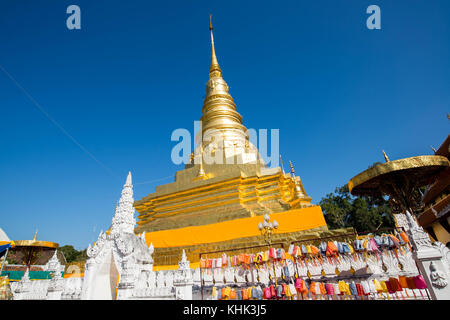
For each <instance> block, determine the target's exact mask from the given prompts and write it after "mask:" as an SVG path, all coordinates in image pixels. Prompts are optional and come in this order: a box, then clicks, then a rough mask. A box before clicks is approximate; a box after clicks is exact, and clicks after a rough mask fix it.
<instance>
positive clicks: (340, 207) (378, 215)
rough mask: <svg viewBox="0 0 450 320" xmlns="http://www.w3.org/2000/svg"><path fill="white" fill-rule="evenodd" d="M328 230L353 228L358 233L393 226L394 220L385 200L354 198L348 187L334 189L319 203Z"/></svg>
mask: <svg viewBox="0 0 450 320" xmlns="http://www.w3.org/2000/svg"><path fill="white" fill-rule="evenodd" d="M319 204H320V206H321V207H322V210H323V212H324V216H325V221H326V222H327V224H328V227H329V228H330V229H338V228H346V227H353V228H355V229H356V230H357V231H358V232H367V231H374V230H376V229H377V228H387V227H393V226H394V218H393V216H392V211H391V208H390V206H389V203H388V201H387V200H386V199H385V198H382V197H380V198H375V197H355V196H353V195H352V194H351V193H350V192H349V190H348V186H347V185H345V186H343V187H339V188H336V190H335V191H334V193H329V194H327V195H326V196H325V197H324V198H322V200H320V202H319Z"/></svg>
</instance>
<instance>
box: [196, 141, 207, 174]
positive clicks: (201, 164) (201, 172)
mask: <svg viewBox="0 0 450 320" xmlns="http://www.w3.org/2000/svg"><path fill="white" fill-rule="evenodd" d="M200 157H201V159H200V169H199V170H198V175H197V178H203V177H205V176H206V173H205V170H203V145H201V146H200Z"/></svg>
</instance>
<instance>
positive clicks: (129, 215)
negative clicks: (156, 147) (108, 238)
mask: <svg viewBox="0 0 450 320" xmlns="http://www.w3.org/2000/svg"><path fill="white" fill-rule="evenodd" d="M133 203H134V199H133V184H132V180H131V172H128V176H127V180H126V181H125V184H124V185H123V189H122V196H121V197H120V200H119V204H118V205H117V206H116V209H115V214H114V218H113V220H112V227H111V233H117V232H128V233H133V232H134V226H135V224H136V220H135V218H134V207H133Z"/></svg>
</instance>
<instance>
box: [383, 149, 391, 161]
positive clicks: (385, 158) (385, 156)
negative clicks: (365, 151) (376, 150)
mask: <svg viewBox="0 0 450 320" xmlns="http://www.w3.org/2000/svg"><path fill="white" fill-rule="evenodd" d="M383 155H384V160H386V162H389V161H390V160H389V158H388V156H387V154H386V152H384V150H383Z"/></svg>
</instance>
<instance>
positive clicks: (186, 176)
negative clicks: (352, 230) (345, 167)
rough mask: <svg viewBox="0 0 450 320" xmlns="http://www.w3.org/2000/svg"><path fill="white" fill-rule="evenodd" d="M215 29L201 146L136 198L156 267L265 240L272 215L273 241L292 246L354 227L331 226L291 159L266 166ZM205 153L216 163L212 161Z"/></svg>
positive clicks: (140, 225)
mask: <svg viewBox="0 0 450 320" xmlns="http://www.w3.org/2000/svg"><path fill="white" fill-rule="evenodd" d="M210 33H211V66H210V68H209V81H208V82H207V85H206V97H205V100H204V104H203V109H202V117H201V124H202V129H201V131H200V133H199V135H201V136H200V137H197V138H201V141H200V143H198V145H199V146H198V147H197V148H196V150H194V152H193V153H192V154H191V159H190V162H189V163H188V164H187V165H186V166H185V168H184V170H181V171H178V172H177V173H176V177H175V181H174V182H172V183H169V184H165V185H161V186H157V187H156V190H155V192H154V193H152V194H149V195H148V196H146V197H144V198H142V199H141V200H138V201H136V202H135V203H134V206H135V208H136V210H137V212H138V213H139V214H138V222H137V224H138V226H137V227H136V229H135V232H136V233H138V234H141V233H143V232H145V238H146V241H147V242H148V244H150V243H153V246H154V248H155V253H154V260H155V269H164V268H171V267H173V266H175V265H176V264H177V263H178V261H179V259H180V255H181V252H182V250H183V249H184V250H185V251H186V254H187V257H188V259H189V260H190V261H191V265H192V267H195V266H196V264H198V261H199V254H200V253H205V252H212V251H221V250H231V249H234V248H241V247H244V246H256V245H263V244H265V242H264V237H262V236H261V235H260V231H259V230H258V227H257V226H258V223H259V222H262V221H263V216H264V214H266V213H267V214H270V217H271V218H274V219H276V220H277V221H278V222H279V228H278V230H277V232H276V233H275V234H274V235H273V237H272V242H273V243H276V242H282V243H284V244H285V247H287V246H289V243H290V242H292V241H296V240H300V239H305V238H317V237H319V236H326V235H333V234H336V233H345V232H348V230H340V231H328V228H327V226H326V223H325V219H324V217H323V213H322V210H321V208H320V206H316V205H312V204H311V198H310V197H309V196H308V195H307V194H306V192H305V189H304V187H303V184H302V182H301V180H300V177H298V176H295V174H294V168H293V166H292V164H291V173H285V172H284V171H283V170H282V169H281V168H280V167H276V168H268V167H267V166H266V165H265V164H264V162H263V160H262V159H261V156H260V155H259V152H258V150H257V148H256V147H255V146H254V145H253V144H252V143H251V142H250V141H249V137H248V134H247V133H246V132H247V130H246V128H245V127H244V125H243V124H242V116H241V115H240V114H239V113H238V112H237V111H236V105H235V103H234V101H233V98H232V97H231V95H230V93H229V87H228V85H227V83H226V82H225V80H224V79H223V77H222V70H221V68H220V66H219V63H218V60H217V57H216V52H215V48H214V37H213V28H212V24H211V22H210ZM204 154H208V155H212V157H214V158H215V160H216V161H215V162H212V161H207V159H205V156H204ZM218 159H219V161H217V160H218ZM220 160H223V161H220ZM220 163H222V164H220ZM209 256H214V255H213V254H211V255H209Z"/></svg>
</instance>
